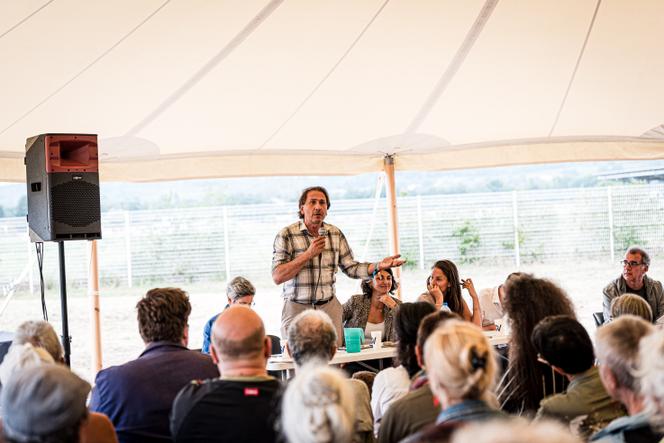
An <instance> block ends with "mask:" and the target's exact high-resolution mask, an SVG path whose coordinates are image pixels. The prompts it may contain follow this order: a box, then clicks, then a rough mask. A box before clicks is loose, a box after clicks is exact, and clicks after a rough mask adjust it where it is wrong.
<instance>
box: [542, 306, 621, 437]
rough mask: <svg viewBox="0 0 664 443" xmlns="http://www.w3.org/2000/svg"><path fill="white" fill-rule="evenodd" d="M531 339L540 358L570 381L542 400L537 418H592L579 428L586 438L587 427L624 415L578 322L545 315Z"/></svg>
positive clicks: (606, 422) (588, 433) (586, 334)
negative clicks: (562, 388) (558, 390)
mask: <svg viewBox="0 0 664 443" xmlns="http://www.w3.org/2000/svg"><path fill="white" fill-rule="evenodd" d="M532 342H533V346H534V347H535V350H536V351H537V353H538V354H537V355H538V358H539V360H540V361H542V362H544V363H546V364H548V365H550V366H551V368H553V370H554V371H556V372H557V373H559V374H561V375H562V376H564V377H566V378H567V379H568V380H569V382H570V383H569V386H568V387H567V390H566V391H565V392H564V393H560V394H554V395H552V396H550V397H546V398H544V399H542V401H541V402H540V407H539V409H538V410H537V418H538V419H542V418H544V417H548V418H555V419H557V420H560V421H563V422H566V423H568V424H569V423H570V422H571V421H572V419H574V418H575V417H579V416H582V415H585V416H587V417H592V422H591V421H588V420H587V419H586V421H585V422H584V429H581V430H580V431H581V432H582V434H583V435H584V436H585V437H586V438H587V437H590V434H591V433H590V432H589V431H587V430H586V429H588V428H590V429H596V428H601V427H603V426H605V425H607V424H608V423H609V422H610V421H611V420H614V419H616V418H618V417H621V416H623V415H625V411H624V409H623V408H622V406H621V405H620V403H619V402H617V401H615V400H613V399H612V398H611V397H610V396H609V394H608V393H607V392H606V389H604V386H603V385H602V380H601V379H600V377H599V371H598V370H597V367H596V366H595V353H594V351H593V344H592V341H590V337H589V336H588V332H586V329H585V328H584V327H583V326H582V325H581V323H579V322H578V321H576V320H575V319H573V318H571V317H567V316H565V315H554V316H551V317H546V318H545V319H544V320H542V321H540V322H539V323H538V324H537V326H535V329H534V330H533V334H532Z"/></svg>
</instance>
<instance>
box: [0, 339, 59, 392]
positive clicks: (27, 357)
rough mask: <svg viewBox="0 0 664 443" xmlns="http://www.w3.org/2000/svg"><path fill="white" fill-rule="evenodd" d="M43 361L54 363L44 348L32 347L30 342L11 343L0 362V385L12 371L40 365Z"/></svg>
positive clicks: (7, 379) (5, 382) (4, 383)
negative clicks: (0, 362)
mask: <svg viewBox="0 0 664 443" xmlns="http://www.w3.org/2000/svg"><path fill="white" fill-rule="evenodd" d="M44 363H47V364H55V361H54V360H53V357H51V354H49V353H48V352H46V350H45V349H44V348H39V347H34V346H32V344H30V343H24V344H22V345H18V344H16V345H15V344H12V345H11V346H10V347H9V351H8V352H7V355H5V358H4V360H2V364H0V385H2V386H4V385H6V384H7V382H8V381H9V378H10V377H11V376H12V374H14V372H16V371H19V370H23V369H25V368H31V367H33V366H41V365H42V364H44Z"/></svg>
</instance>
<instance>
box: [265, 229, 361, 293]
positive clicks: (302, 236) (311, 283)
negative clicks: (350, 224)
mask: <svg viewBox="0 0 664 443" xmlns="http://www.w3.org/2000/svg"><path fill="white" fill-rule="evenodd" d="M323 228H324V229H325V231H326V232H327V235H326V240H325V249H323V252H322V253H321V254H320V255H318V256H317V257H314V258H312V259H311V260H309V261H307V263H306V264H305V265H304V266H303V267H302V269H300V272H298V273H297V275H296V276H295V277H294V278H293V279H291V280H288V281H287V282H285V283H284V286H283V293H282V295H283V297H284V299H288V300H291V301H295V302H297V303H305V304H308V303H313V302H316V301H325V300H329V299H331V298H332V297H334V296H335V295H336V294H335V289H334V284H335V282H336V280H337V277H336V274H337V270H338V269H339V268H341V270H342V271H343V273H344V274H346V275H347V276H349V277H351V278H368V277H369V263H359V262H356V261H355V259H354V258H353V251H351V249H350V246H348V241H347V240H346V237H345V236H344V234H343V232H341V231H340V230H339V228H337V227H336V226H333V225H330V224H328V223H323ZM313 238H314V237H313V236H312V235H311V234H310V233H309V231H307V227H306V225H305V224H304V222H303V221H298V222H295V223H293V224H292V225H289V226H286V227H285V228H283V229H282V230H281V231H279V233H278V234H277V236H276V238H275V239H274V250H273V253H272V271H273V272H274V270H275V269H276V268H277V266H279V265H282V264H284V263H288V262H290V261H292V260H293V259H294V258H295V257H297V256H298V255H300V254H303V253H305V252H306V250H307V248H309V245H310V244H311V241H312V240H313Z"/></svg>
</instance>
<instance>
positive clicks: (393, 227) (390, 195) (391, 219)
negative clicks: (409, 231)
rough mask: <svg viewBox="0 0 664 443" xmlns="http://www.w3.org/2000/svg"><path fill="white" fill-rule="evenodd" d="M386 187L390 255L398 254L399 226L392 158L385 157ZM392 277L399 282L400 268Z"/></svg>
mask: <svg viewBox="0 0 664 443" xmlns="http://www.w3.org/2000/svg"><path fill="white" fill-rule="evenodd" d="M383 164H384V166H385V176H386V178H387V186H386V187H385V190H386V194H387V213H388V224H387V229H388V233H387V234H388V237H389V239H390V255H395V254H399V224H398V219H397V192H396V180H395V177H394V156H393V155H386V156H385V157H384V158H383ZM394 276H395V277H396V278H397V280H399V281H401V268H396V269H394ZM397 297H399V298H401V285H399V287H398V288H397Z"/></svg>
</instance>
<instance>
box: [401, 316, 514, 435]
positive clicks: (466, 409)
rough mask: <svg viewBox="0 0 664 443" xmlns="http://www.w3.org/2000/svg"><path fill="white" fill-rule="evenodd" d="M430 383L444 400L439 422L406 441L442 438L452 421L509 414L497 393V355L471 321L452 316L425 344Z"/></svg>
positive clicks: (425, 361) (455, 422)
mask: <svg viewBox="0 0 664 443" xmlns="http://www.w3.org/2000/svg"><path fill="white" fill-rule="evenodd" d="M424 363H425V365H426V367H427V375H428V377H429V385H430V387H431V391H432V392H433V395H434V397H436V398H437V399H438V401H439V402H440V409H441V412H440V415H438V418H437V419H436V424H435V425H432V426H430V427H428V428H425V429H424V430H423V431H420V432H418V433H416V434H413V435H412V436H411V437H409V438H408V439H406V440H405V441H406V442H408V443H412V442H419V441H438V440H437V438H436V436H437V435H438V434H439V433H441V432H442V433H448V432H449V427H450V425H452V426H458V425H462V424H465V423H470V422H477V421H484V420H490V419H496V418H503V417H507V415H506V414H505V413H504V412H502V411H500V410H499V409H498V408H497V401H496V398H495V395H494V393H493V387H494V385H495V381H496V356H495V354H494V351H493V347H492V346H491V344H490V343H489V340H488V339H487V337H486V336H485V335H484V333H483V332H482V330H481V329H480V328H479V327H477V326H475V325H471V324H469V323H468V322H463V321H459V320H448V321H446V322H445V323H443V325H442V326H441V327H439V328H438V329H436V331H435V332H434V333H433V334H431V335H430V336H429V338H428V339H427V341H426V342H425V344H424Z"/></svg>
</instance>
